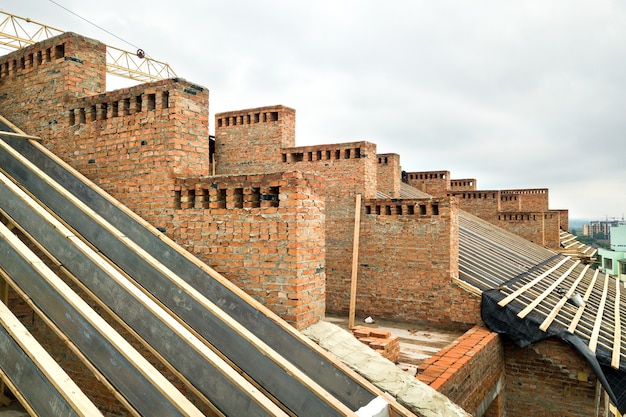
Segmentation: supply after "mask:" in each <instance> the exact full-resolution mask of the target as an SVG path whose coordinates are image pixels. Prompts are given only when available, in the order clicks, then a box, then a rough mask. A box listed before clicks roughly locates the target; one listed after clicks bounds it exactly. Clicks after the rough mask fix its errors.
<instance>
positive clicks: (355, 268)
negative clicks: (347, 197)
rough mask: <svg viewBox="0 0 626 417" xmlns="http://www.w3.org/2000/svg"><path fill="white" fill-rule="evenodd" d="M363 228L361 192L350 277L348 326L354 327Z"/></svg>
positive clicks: (355, 208) (355, 214)
mask: <svg viewBox="0 0 626 417" xmlns="http://www.w3.org/2000/svg"><path fill="white" fill-rule="evenodd" d="M360 228H361V194H357V195H356V204H355V207H354V240H353V244H352V276H351V278H350V315H349V317H348V327H349V328H350V329H351V330H352V329H354V312H355V310H356V284H357V271H358V269H359V268H358V266H359V265H358V264H359V232H360Z"/></svg>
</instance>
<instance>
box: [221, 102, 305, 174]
mask: <svg viewBox="0 0 626 417" xmlns="http://www.w3.org/2000/svg"><path fill="white" fill-rule="evenodd" d="M295 129H296V112H295V110H294V109H291V108H289V107H285V106H281V105H279V106H267V107H259V108H255V109H245V110H237V111H230V112H223V113H218V114H216V115H215V160H216V173H217V174H220V175H221V174H226V175H229V174H230V175H233V174H252V173H256V172H276V171H279V170H281V167H280V165H281V163H282V159H281V157H282V150H283V148H287V147H292V146H294V145H295Z"/></svg>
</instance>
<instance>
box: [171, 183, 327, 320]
mask: <svg viewBox="0 0 626 417" xmlns="http://www.w3.org/2000/svg"><path fill="white" fill-rule="evenodd" d="M323 190H324V182H323V179H322V178H320V177H318V176H315V175H312V174H307V173H302V172H297V171H295V172H284V173H268V174H254V175H234V176H216V177H210V178H182V179H177V181H176V186H175V199H177V202H175V204H176V205H178V207H179V208H178V209H176V210H175V211H174V212H173V214H172V225H171V228H169V229H168V233H170V234H171V236H172V238H173V239H174V240H176V241H177V242H178V243H179V244H181V245H182V246H183V247H185V248H187V249H188V250H189V251H191V252H193V253H194V254H195V255H196V256H198V257H199V258H200V259H202V260H204V261H205V262H207V264H209V265H211V266H212V267H213V268H214V269H215V270H217V271H218V272H220V273H222V274H223V275H224V276H225V277H226V278H228V279H229V280H231V281H232V282H233V283H235V284H236V285H238V286H239V287H241V288H242V289H244V290H245V291H246V292H248V293H249V294H250V295H252V296H253V297H254V298H255V299H257V300H258V301H260V302H261V303H263V304H264V305H266V306H267V307H268V308H270V309H271V310H273V311H274V312H275V313H277V314H278V315H280V316H281V317H282V318H283V319H285V320H287V321H288V322H290V323H291V324H292V325H294V326H295V327H296V328H302V327H306V326H309V325H311V324H313V323H315V322H317V321H318V320H320V319H321V318H322V317H323V316H324V311H325V278H326V267H325V265H326V264H325V222H324V218H325V216H324V210H325V204H324V196H323ZM214 198H215V199H214Z"/></svg>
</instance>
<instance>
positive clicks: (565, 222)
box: [550, 209, 569, 231]
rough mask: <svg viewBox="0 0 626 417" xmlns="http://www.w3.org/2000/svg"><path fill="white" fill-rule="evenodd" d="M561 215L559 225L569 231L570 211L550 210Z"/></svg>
mask: <svg viewBox="0 0 626 417" xmlns="http://www.w3.org/2000/svg"><path fill="white" fill-rule="evenodd" d="M550 211H554V212H558V213H559V225H560V228H561V229H563V230H565V231H569V210H567V209H558V210H550Z"/></svg>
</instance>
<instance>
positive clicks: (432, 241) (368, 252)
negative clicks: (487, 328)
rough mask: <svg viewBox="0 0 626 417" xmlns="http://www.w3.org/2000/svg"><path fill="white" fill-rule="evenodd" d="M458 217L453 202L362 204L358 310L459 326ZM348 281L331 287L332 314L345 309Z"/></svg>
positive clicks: (382, 201)
mask: <svg viewBox="0 0 626 417" xmlns="http://www.w3.org/2000/svg"><path fill="white" fill-rule="evenodd" d="M368 207H369V209H368ZM421 207H423V209H422V208H421ZM379 211H380V214H378V213H379ZM457 219H458V206H457V205H456V202H455V200H454V199H450V198H444V199H410V200H407V199H405V200H401V201H394V199H366V200H364V201H363V207H362V212H361V229H360V237H359V241H360V247H359V255H358V256H359V259H358V265H359V266H358V268H359V269H358V286H357V305H356V309H357V311H359V312H361V313H363V314H367V315H375V316H379V317H380V316H382V317H393V318H395V319H400V320H405V321H415V322H425V323H431V324H435V325H438V326H441V327H451V326H453V325H455V324H452V321H451V320H452V314H451V311H450V309H451V306H452V300H451V298H450V296H451V288H452V286H453V285H455V284H454V283H453V280H454V278H455V277H456V276H457V274H458V225H457V223H458V222H457ZM348 256H349V254H347V259H346V260H348V259H349V258H348ZM349 277H350V275H347V278H348V279H344V280H337V281H336V282H333V283H332V285H331V283H329V284H328V292H329V295H328V297H329V298H330V297H331V296H332V297H334V299H333V303H332V304H331V303H329V309H331V311H347V308H348V301H349V296H348V295H349V288H350V280H349ZM333 308H334V309H336V310H333Z"/></svg>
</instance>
